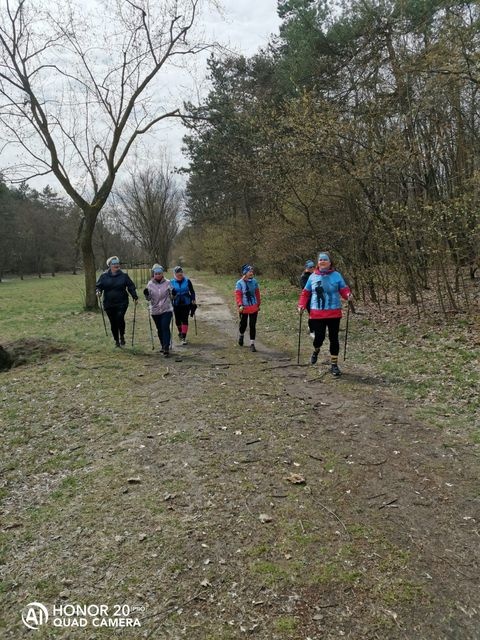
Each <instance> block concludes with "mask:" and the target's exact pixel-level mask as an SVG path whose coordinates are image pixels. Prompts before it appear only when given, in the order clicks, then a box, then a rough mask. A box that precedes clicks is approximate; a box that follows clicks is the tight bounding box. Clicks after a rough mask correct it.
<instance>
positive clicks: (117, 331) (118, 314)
mask: <svg viewBox="0 0 480 640" xmlns="http://www.w3.org/2000/svg"><path fill="white" fill-rule="evenodd" d="M127 309H128V305H124V304H122V305H118V306H116V307H109V308H108V309H105V313H106V314H107V316H108V319H109V320H110V329H111V330H112V336H113V339H114V340H115V342H119V341H120V338H123V337H124V336H125V314H126V313H127Z"/></svg>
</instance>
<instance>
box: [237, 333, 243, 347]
mask: <svg viewBox="0 0 480 640" xmlns="http://www.w3.org/2000/svg"><path fill="white" fill-rule="evenodd" d="M238 344H239V345H240V346H241V347H243V334H242V333H241V334H240V335H239V336H238Z"/></svg>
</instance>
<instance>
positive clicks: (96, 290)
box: [95, 289, 102, 298]
mask: <svg viewBox="0 0 480 640" xmlns="http://www.w3.org/2000/svg"><path fill="white" fill-rule="evenodd" d="M95 295H96V296H97V297H98V298H100V296H101V295H102V292H101V291H100V289H95Z"/></svg>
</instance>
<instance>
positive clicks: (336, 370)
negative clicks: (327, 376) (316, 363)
mask: <svg viewBox="0 0 480 640" xmlns="http://www.w3.org/2000/svg"><path fill="white" fill-rule="evenodd" d="M330 372H331V374H332V375H333V376H335V377H336V378H338V376H341V375H342V372H341V371H340V369H339V368H338V364H332V366H331V367H330Z"/></svg>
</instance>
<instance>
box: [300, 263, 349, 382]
mask: <svg viewBox="0 0 480 640" xmlns="http://www.w3.org/2000/svg"><path fill="white" fill-rule="evenodd" d="M342 298H343V299H344V300H351V299H352V292H351V291H350V289H349V287H348V286H347V285H346V283H345V280H344V279H343V276H342V275H341V273H339V272H338V271H336V270H335V268H334V266H333V264H332V261H331V259H330V256H329V255H328V253H325V252H324V251H322V252H321V253H319V254H318V262H317V268H316V269H315V271H314V272H313V273H312V275H311V276H310V277H309V278H308V280H307V283H306V284H305V287H304V288H303V290H302V293H301V294H300V299H299V301H298V310H299V312H300V313H303V311H304V310H305V309H306V308H307V307H308V304H309V303H310V312H309V316H310V326H311V327H312V328H313V331H314V333H315V337H314V339H313V353H312V355H311V358H310V362H311V363H312V364H315V363H316V362H317V359H318V354H319V351H320V347H321V346H322V344H323V341H324V340H325V336H326V332H327V329H328V340H329V342H330V361H331V367H330V371H331V372H332V374H333V375H334V376H339V375H341V373H342V372H341V371H340V369H339V367H338V354H339V351H340V342H339V339H338V334H339V331H340V319H341V317H342Z"/></svg>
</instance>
